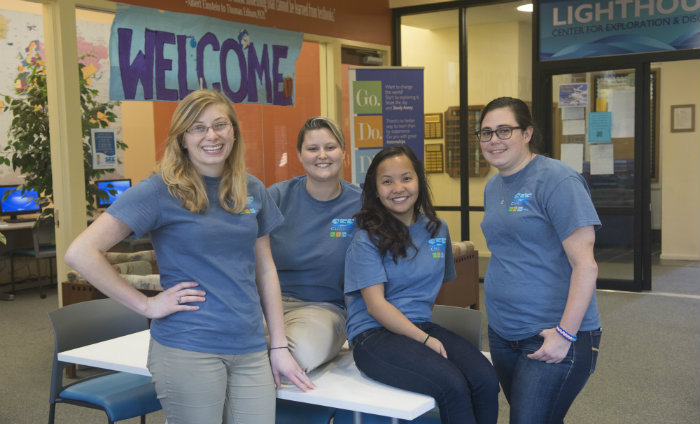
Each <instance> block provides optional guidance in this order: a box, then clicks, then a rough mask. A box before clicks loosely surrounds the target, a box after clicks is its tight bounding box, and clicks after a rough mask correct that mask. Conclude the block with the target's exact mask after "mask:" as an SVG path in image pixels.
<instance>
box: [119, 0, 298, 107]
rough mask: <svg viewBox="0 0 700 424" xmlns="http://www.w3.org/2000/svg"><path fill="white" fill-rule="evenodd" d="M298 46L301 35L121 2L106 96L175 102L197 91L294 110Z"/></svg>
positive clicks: (236, 101) (238, 101)
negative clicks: (291, 107)
mask: <svg viewBox="0 0 700 424" xmlns="http://www.w3.org/2000/svg"><path fill="white" fill-rule="evenodd" d="M302 41H303V34H302V33H298V32H292V31H284V30H278V29H273V28H265V27H259V26H255V25H249V24H239V23H235V22H230V21H224V20H220V19H215V18H209V17H205V16H199V15H188V14H183V13H173V12H166V11H162V10H156V9H150V8H143V7H136V6H129V5H124V4H119V5H117V14H116V17H115V18H114V22H113V23H112V29H111V34H110V40H109V59H110V71H111V72H110V90H109V94H110V99H111V100H145V101H178V100H182V99H183V98H184V97H185V96H187V94H189V93H190V92H192V91H193V90H196V89H198V88H200V87H202V88H212V89H215V90H217V91H220V92H222V93H223V94H225V95H226V96H227V97H228V98H229V99H230V100H231V102H233V103H259V104H269V105H278V106H289V105H293V104H294V78H295V74H294V71H295V67H296V60H297V58H298V57H299V53H300V51H301V45H302Z"/></svg>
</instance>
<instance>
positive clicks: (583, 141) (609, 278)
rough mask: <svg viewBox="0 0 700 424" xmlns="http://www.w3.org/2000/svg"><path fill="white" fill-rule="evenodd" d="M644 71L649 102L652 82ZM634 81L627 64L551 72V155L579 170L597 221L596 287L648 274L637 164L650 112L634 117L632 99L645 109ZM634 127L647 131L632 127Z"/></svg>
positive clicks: (642, 157) (630, 282)
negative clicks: (621, 67) (647, 115)
mask: <svg viewBox="0 0 700 424" xmlns="http://www.w3.org/2000/svg"><path fill="white" fill-rule="evenodd" d="M645 74H646V76H645V77H646V78H648V79H649V82H650V88H651V99H652V102H653V99H655V98H658V95H657V93H656V92H655V87H656V81H655V79H654V78H653V74H649V73H648V72H646V73H645ZM640 78H642V76H640V75H639V72H638V71H637V70H635V69H615V70H605V71H596V72H581V73H571V74H559V75H553V76H552V80H551V90H552V103H551V128H549V130H551V140H552V146H551V154H552V157H554V158H555V159H559V160H561V161H563V162H565V163H567V164H568V165H570V166H571V167H572V168H574V169H575V170H577V171H578V172H579V173H581V175H583V177H584V178H585V179H586V181H587V182H588V186H589V188H590V190H591V197H592V199H593V203H594V205H595V207H596V210H597V211H598V215H599V217H600V220H601V223H602V228H601V229H600V230H599V231H598V232H597V233H596V244H595V258H596V261H597V262H598V288H613V289H622V290H642V289H643V288H646V287H644V286H645V285H649V286H650V281H648V279H649V278H650V276H649V275H648V274H649V273H645V272H643V270H644V267H645V266H648V264H649V261H650V254H649V238H648V237H644V235H645V234H646V235H648V234H649V232H650V227H649V222H648V216H649V214H648V206H649V205H648V202H647V201H645V200H644V199H647V200H648V196H644V195H643V194H644V192H645V191H646V192H648V189H649V181H648V177H650V176H651V174H650V173H649V169H648V167H647V169H645V168H644V166H645V165H644V164H645V163H646V164H649V163H650V160H649V158H650V157H651V156H652V154H653V153H654V152H653V151H652V150H650V149H649V147H648V146H649V145H650V141H651V140H650V139H651V138H653V136H652V137H648V136H645V137H641V136H640V134H646V135H649V134H653V131H651V132H650V131H649V129H653V128H656V127H657V126H658V122H656V119H654V115H653V114H651V116H650V118H651V119H649V120H644V121H648V122H636V120H635V112H636V111H637V109H639V105H640V104H643V107H642V108H643V109H649V104H647V103H641V102H640V100H641V99H642V98H643V97H640V96H643V95H644V94H645V93H639V92H638V91H640V90H639V88H638V87H639V81H638V79H640ZM644 91H646V90H644ZM647 96H648V95H647ZM648 98H649V97H647V99H648ZM638 102H640V103H638ZM637 116H639V114H637ZM642 116H644V115H642ZM637 119H638V118H637ZM641 125H644V126H648V128H647V129H646V130H644V131H640V128H642V127H641ZM651 145H652V146H653V144H651ZM644 146H646V147H644ZM651 162H652V164H653V161H651ZM640 170H642V171H643V172H640ZM641 173H643V174H645V175H640V174H641ZM645 176H646V178H644V177H645ZM645 204H646V205H647V206H646V210H647V212H646V213H644V212H645V206H644V205H645Z"/></svg>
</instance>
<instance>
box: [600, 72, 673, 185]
mask: <svg viewBox="0 0 700 424" xmlns="http://www.w3.org/2000/svg"><path fill="white" fill-rule="evenodd" d="M659 73H660V69H658V68H657V69H652V70H651V75H650V79H651V87H650V94H651V99H650V100H651V102H650V104H651V108H650V113H649V135H650V138H651V139H650V146H649V149H650V155H649V157H650V170H649V176H650V178H651V181H658V179H659V137H660V134H659V119H660V118H659ZM592 76H593V93H592V98H593V107H594V108H595V109H594V111H595V112H606V111H608V109H609V104H608V101H609V99H610V97H611V96H613V95H614V94H615V92H616V91H618V92H619V91H631V92H632V93H634V88H635V85H634V84H635V73H634V71H614V72H600V73H594V74H592ZM613 143H614V144H615V158H616V159H634V135H632V136H631V137H614V136H613Z"/></svg>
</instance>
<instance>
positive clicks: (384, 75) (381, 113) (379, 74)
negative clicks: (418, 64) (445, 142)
mask: <svg viewBox="0 0 700 424" xmlns="http://www.w3.org/2000/svg"><path fill="white" fill-rule="evenodd" d="M348 81H349V82H350V87H351V91H350V95H351V97H350V121H351V122H350V144H351V152H353V163H354V166H353V169H352V181H353V182H354V183H355V184H360V185H362V184H364V181H365V175H366V174H367V168H369V164H370V163H371V162H372V158H374V155H376V154H377V152H379V151H380V150H381V149H382V148H383V147H386V146H389V145H392V144H406V145H408V146H409V147H410V148H411V149H412V150H413V152H414V153H415V154H416V156H417V157H418V159H420V160H421V161H423V144H424V135H425V134H424V133H425V124H424V115H423V69H422V68H401V67H382V68H378V67H371V68H355V67H351V68H350V70H349V78H348Z"/></svg>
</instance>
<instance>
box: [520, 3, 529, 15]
mask: <svg viewBox="0 0 700 424" xmlns="http://www.w3.org/2000/svg"><path fill="white" fill-rule="evenodd" d="M517 9H518V12H530V13H532V3H528V4H521V5H520V6H518V7H517Z"/></svg>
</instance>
